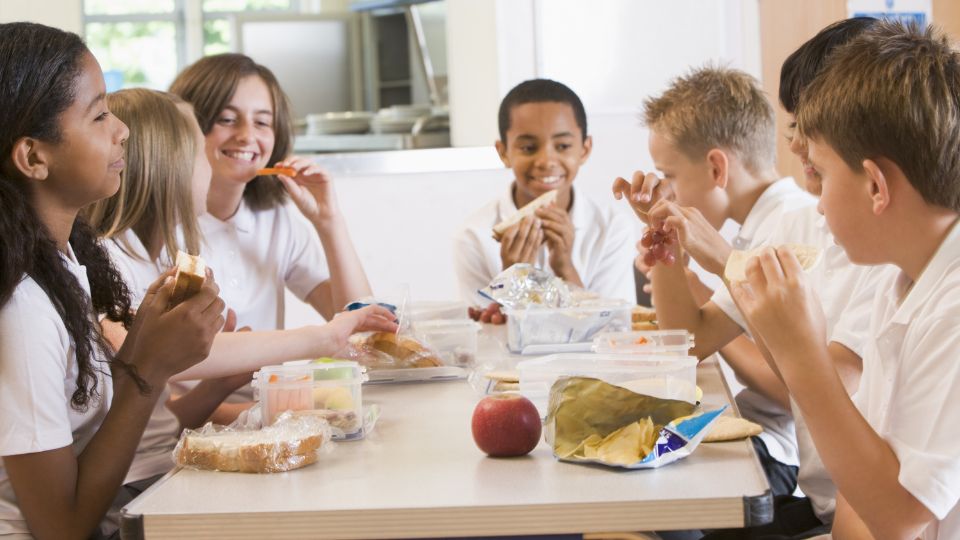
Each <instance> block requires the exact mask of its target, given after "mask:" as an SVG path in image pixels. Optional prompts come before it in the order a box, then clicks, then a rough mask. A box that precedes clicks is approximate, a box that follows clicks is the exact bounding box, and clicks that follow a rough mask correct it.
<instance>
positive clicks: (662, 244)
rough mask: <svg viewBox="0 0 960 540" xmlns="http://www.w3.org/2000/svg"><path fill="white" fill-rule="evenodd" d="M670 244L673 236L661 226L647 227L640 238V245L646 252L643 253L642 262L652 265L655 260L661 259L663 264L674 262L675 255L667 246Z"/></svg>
mask: <svg viewBox="0 0 960 540" xmlns="http://www.w3.org/2000/svg"><path fill="white" fill-rule="evenodd" d="M670 244H673V237H672V236H670V235H669V234H667V233H666V232H664V230H663V229H662V228H659V229H654V228H652V227H647V230H646V231H645V232H644V233H643V236H642V237H641V238H640V245H641V246H643V247H645V248H646V249H647V252H646V253H644V254H643V264H645V265H647V266H650V267H652V266H653V265H655V264H657V261H662V262H663V263H664V264H673V263H674V262H676V257H674V256H673V252H671V251H670V248H668V247H667V246H669V245H670Z"/></svg>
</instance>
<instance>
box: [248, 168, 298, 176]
mask: <svg viewBox="0 0 960 540" xmlns="http://www.w3.org/2000/svg"><path fill="white" fill-rule="evenodd" d="M271 174H282V175H284V176H289V177H291V178H292V177H294V176H296V175H297V170H296V169H293V168H290V167H267V168H266V169H260V170H258V171H257V176H268V175H271Z"/></svg>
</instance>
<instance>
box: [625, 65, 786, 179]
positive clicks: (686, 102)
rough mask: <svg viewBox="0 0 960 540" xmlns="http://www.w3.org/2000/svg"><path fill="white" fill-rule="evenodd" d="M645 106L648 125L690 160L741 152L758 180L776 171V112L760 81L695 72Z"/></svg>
mask: <svg viewBox="0 0 960 540" xmlns="http://www.w3.org/2000/svg"><path fill="white" fill-rule="evenodd" d="M643 105H644V112H643V118H642V121H643V123H644V124H645V125H646V126H647V127H649V128H651V129H655V130H657V131H659V132H661V133H662V134H663V135H665V136H666V137H667V138H669V139H670V140H671V141H672V142H673V143H674V144H676V145H677V147H678V149H679V150H680V151H681V152H683V153H684V154H686V155H687V156H688V157H690V158H693V159H700V158H702V157H704V156H705V155H706V153H707V152H709V151H710V150H711V149H713V148H722V149H726V150H730V151H733V152H736V153H737V155H738V156H739V157H740V159H742V160H743V161H744V165H745V166H746V167H747V169H748V170H750V171H751V172H753V173H755V174H756V173H760V172H763V171H766V170H768V169H770V168H772V167H773V166H774V160H775V156H776V140H775V138H774V129H775V124H774V115H773V107H772V106H771V105H770V102H769V101H768V100H767V97H766V96H765V95H764V93H763V91H762V90H760V88H759V87H758V85H757V81H756V79H754V78H753V77H751V76H750V75H748V74H746V73H744V72H742V71H739V70H736V69H728V68H721V67H714V66H709V65H708V66H705V67H702V68H699V69H695V70H693V71H691V72H690V73H688V74H686V75H684V76H681V77H677V78H676V79H674V80H673V81H672V82H671V83H670V87H669V88H668V89H667V90H666V91H665V92H664V93H663V94H661V95H660V96H658V97H653V98H648V99H646V100H645V101H644V103H643Z"/></svg>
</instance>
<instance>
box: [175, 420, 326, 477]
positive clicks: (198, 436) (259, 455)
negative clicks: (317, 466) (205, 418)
mask: <svg viewBox="0 0 960 540" xmlns="http://www.w3.org/2000/svg"><path fill="white" fill-rule="evenodd" d="M330 436H331V428H330V424H328V423H327V421H326V420H323V419H322V418H318V417H316V416H304V415H297V414H295V413H291V412H286V413H283V414H282V415H280V417H278V419H277V421H276V423H274V424H273V425H271V426H266V427H263V428H261V429H254V430H243V429H235V428H233V427H228V426H219V425H215V424H212V423H208V424H207V425H205V426H203V427H202V428H200V429H198V430H192V429H186V430H184V431H183V433H182V434H181V435H180V440H179V441H178V442H177V446H176V448H174V450H173V460H174V462H176V464H177V465H179V466H181V467H188V468H192V469H199V470H206V471H225V472H245V473H273V472H283V471H290V470H293V469H299V468H301V467H306V466H307V465H310V464H311V463H314V462H316V461H317V459H318V458H319V455H320V453H321V451H328V450H330V448H331V445H330Z"/></svg>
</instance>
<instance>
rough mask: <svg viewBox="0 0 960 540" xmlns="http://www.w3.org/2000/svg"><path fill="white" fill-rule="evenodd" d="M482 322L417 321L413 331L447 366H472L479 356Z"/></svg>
mask: <svg viewBox="0 0 960 540" xmlns="http://www.w3.org/2000/svg"><path fill="white" fill-rule="evenodd" d="M480 328H481V327H480V324H479V323H476V322H474V321H472V320H470V319H451V320H432V321H416V322H414V323H413V325H412V329H413V333H414V334H415V335H416V336H417V338H418V339H419V340H420V341H422V342H423V344H424V345H426V346H427V347H430V348H431V349H433V350H434V351H435V352H436V353H437V355H438V356H439V357H440V361H441V362H443V364H444V365H446V366H457V367H472V366H473V365H474V363H475V362H476V358H477V336H478V335H479V334H480Z"/></svg>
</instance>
